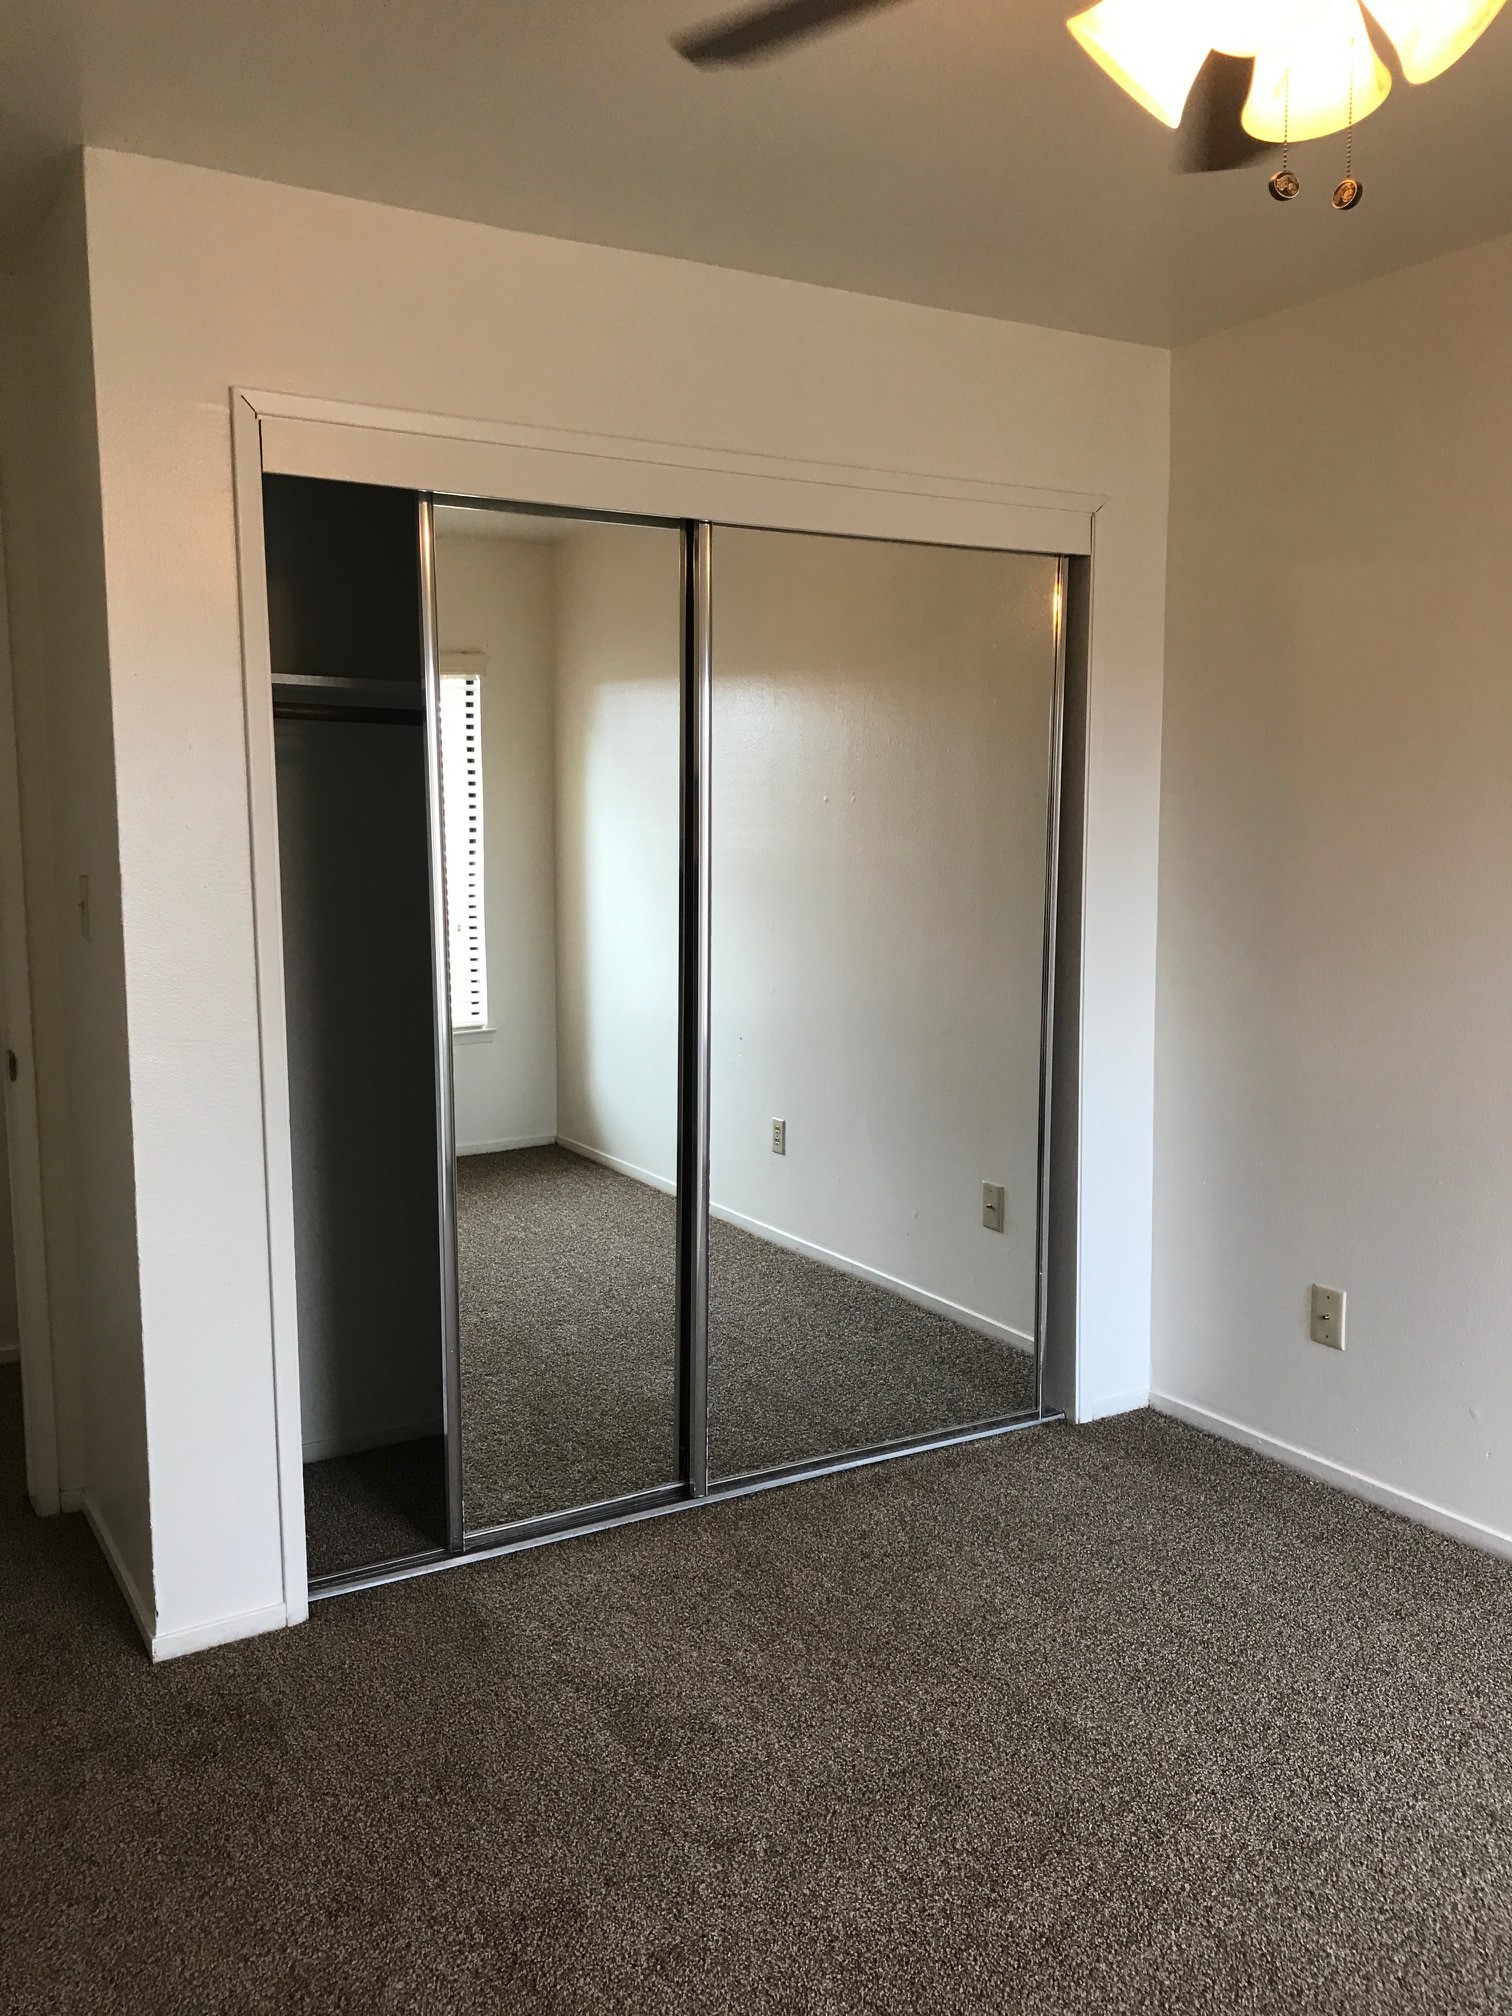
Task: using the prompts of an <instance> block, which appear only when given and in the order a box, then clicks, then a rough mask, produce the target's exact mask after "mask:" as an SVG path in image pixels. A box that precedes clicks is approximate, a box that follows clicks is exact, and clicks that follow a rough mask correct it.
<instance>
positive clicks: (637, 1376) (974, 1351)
mask: <svg viewBox="0 0 1512 2016" xmlns="http://www.w3.org/2000/svg"><path fill="white" fill-rule="evenodd" d="M457 1247H458V1287H459V1300H460V1307H461V1331H462V1440H463V1457H464V1473H465V1496H466V1506H467V1521H468V1525H469V1527H470V1528H472V1529H477V1528H481V1527H487V1526H494V1525H500V1524H503V1523H504V1522H505V1521H507V1520H512V1519H520V1518H529V1517H531V1516H532V1515H534V1514H536V1513H542V1512H555V1511H560V1510H562V1509H564V1508H567V1507H570V1506H574V1505H585V1504H592V1503H594V1502H595V1501H597V1500H599V1499H604V1498H613V1497H618V1496H621V1495H622V1494H624V1493H626V1492H630V1491H641V1490H649V1489H653V1488H654V1487H655V1486H657V1485H659V1484H666V1483H668V1482H670V1481H671V1480H672V1479H673V1478H674V1477H675V1475H676V1467H677V1464H676V1419H677V1403H676V1393H677V1383H676V1344H675V1338H674V1329H673V1319H674V1264H675V1233H674V1219H673V1203H672V1199H671V1198H670V1197H668V1196H666V1195H664V1194H663V1193H662V1192H660V1191H658V1190H653V1189H650V1188H648V1187H647V1186H646V1185H645V1184H642V1183H637V1182H634V1181H633V1180H632V1179H630V1178H629V1177H626V1176H620V1175H617V1174H616V1173H615V1172H613V1171H612V1170H609V1169H605V1168H602V1167H601V1166H600V1165H599V1164H597V1163H594V1162H588V1161H585V1160H583V1159H582V1158H581V1157H579V1156H575V1155H572V1154H569V1153H568V1152H567V1151H566V1150H565V1149H562V1148H527V1149H519V1150H516V1151H514V1152H513V1153H508V1154H498V1155H470V1156H465V1157H464V1158H463V1159H462V1160H461V1161H460V1162H459V1164H458V1170H457ZM709 1340H710V1341H709V1414H710V1467H711V1470H712V1472H713V1474H714V1475H715V1476H725V1477H728V1476H736V1475H740V1474H743V1473H744V1472H746V1471H752V1470H765V1469H770V1468H772V1467H774V1466H776V1465H779V1464H783V1463H792V1462H799V1461H803V1460H807V1459H810V1458H816V1457H820V1456H825V1455H828V1454H830V1453H832V1452H834V1451H836V1450H847V1449H864V1448H870V1447H873V1446H875V1445H877V1444H879V1443H884V1442H893V1441H897V1440H899V1439H900V1438H902V1437H905V1436H909V1435H919V1434H928V1433H932V1432H935V1431H937V1430H949V1429H951V1428H956V1427H964V1426H967V1425H969V1424H970V1423H972V1422H976V1421H990V1420H997V1419H1001V1418H1005V1417H1008V1416H1011V1415H1015V1414H1022V1413H1027V1412H1030V1411H1031V1410H1032V1409H1033V1406H1034V1365H1033V1360H1032V1358H1031V1357H1030V1356H1029V1355H1028V1354H1027V1353H1026V1352H1023V1351H1020V1350H1017V1349H1015V1348H1014V1347H1012V1346H1011V1345H1007V1344H1003V1343H1000V1342H998V1341H996V1340H994V1339H992V1338H989V1337H984V1336H982V1335H980V1334H979V1333H978V1332H976V1331H975V1330H971V1329H968V1328H967V1327H966V1326H965V1325H964V1324H961V1323H956V1322H952V1321H951V1320H950V1319H949V1318H948V1317H945V1316H941V1315H938V1314H936V1313H935V1312H934V1311H932V1310H928V1309H921V1308H919V1307H918V1306H917V1305H915V1304H914V1303H912V1302H908V1301H905V1300H904V1299H903V1298H902V1297H901V1296H898V1295H894V1294H892V1293H890V1292H889V1291H888V1290H886V1289H884V1288H881V1287H878V1286H877V1285H876V1284H874V1283H872V1282H869V1281H860V1280H857V1279H855V1278H854V1277H853V1276H851V1275H848V1274H842V1273H839V1272H837V1271H836V1270H835V1269H833V1268H830V1267H826V1266H823V1265H821V1264H820V1263H818V1262H817V1261H814V1260H810V1259H806V1258H804V1257H802V1256H800V1255H798V1254H795V1253H790V1252H788V1251H787V1250H786V1249H785V1248H783V1247H778V1246H773V1245H771V1244H769V1243H768V1242H767V1241H765V1240H762V1239H758V1238H755V1237H754V1236H753V1235H752V1234H751V1233H749V1232H745V1231H741V1230H738V1229H736V1228H735V1227H734V1226H730V1225H725V1224H722V1223H720V1222H717V1221H716V1223H715V1224H714V1225H713V1227H712V1228H711V1233H710V1250H709Z"/></svg>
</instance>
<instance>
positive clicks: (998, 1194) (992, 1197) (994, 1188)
mask: <svg viewBox="0 0 1512 2016" xmlns="http://www.w3.org/2000/svg"><path fill="white" fill-rule="evenodd" d="M1007 1222H1008V1200H1007V1198H1006V1196H1005V1195H1004V1192H1003V1186H1002V1184H1001V1183H984V1184H983V1185H982V1223H983V1224H984V1225H985V1226H986V1227H987V1230H988V1231H989V1232H1001V1231H1002V1229H1003V1227H1004V1226H1005V1225H1006V1224H1007Z"/></svg>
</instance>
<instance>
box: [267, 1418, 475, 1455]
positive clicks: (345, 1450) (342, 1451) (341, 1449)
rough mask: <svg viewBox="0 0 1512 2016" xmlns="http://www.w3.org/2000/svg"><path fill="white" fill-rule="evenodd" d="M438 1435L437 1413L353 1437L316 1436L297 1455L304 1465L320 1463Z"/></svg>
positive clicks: (366, 1431) (439, 1421) (439, 1429)
mask: <svg viewBox="0 0 1512 2016" xmlns="http://www.w3.org/2000/svg"><path fill="white" fill-rule="evenodd" d="M441 1432H442V1422H441V1417H440V1415H439V1414H437V1415H434V1416H431V1417H429V1418H428V1419H426V1420H424V1421H401V1422H399V1423H398V1424H397V1425H395V1426H391V1427H388V1428H376V1429H369V1430H365V1431H364V1432H363V1433H362V1434H360V1435H357V1436H352V1435H320V1436H317V1437H316V1438H315V1439H314V1440H313V1441H310V1442H306V1443H305V1444H304V1445H303V1448H302V1450H301V1456H302V1458H303V1460H304V1461H305V1462H306V1463H324V1462H325V1461H326V1459H327V1458H328V1457H331V1456H360V1455H361V1454H362V1453H363V1451H364V1450H367V1449H388V1448H391V1447H392V1446H393V1444H394V1443H396V1442H421V1441H424V1440H425V1439H426V1437H427V1436H430V1435H439V1434H440V1433H441Z"/></svg>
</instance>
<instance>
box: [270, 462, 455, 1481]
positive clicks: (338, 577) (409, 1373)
mask: <svg viewBox="0 0 1512 2016" xmlns="http://www.w3.org/2000/svg"><path fill="white" fill-rule="evenodd" d="M264 513H265V536H266V542H267V559H268V608H269V619H270V630H271V637H272V659H273V686H274V706H275V713H276V716H277V733H276V747H277V762H278V819H279V852H280V873H281V880H282V889H283V926H284V967H285V1002H286V1012H287V1022H288V1040H289V1077H290V1106H291V1119H292V1130H293V1149H294V1206H295V1242H296V1243H295V1260H296V1269H297V1277H298V1297H299V1350H300V1388H301V1402H302V1412H303V1427H304V1452H305V1457H306V1460H307V1461H308V1460H311V1459H313V1458H316V1457H323V1456H329V1455H332V1454H336V1453H340V1452H345V1451H349V1450H354V1449H360V1448H365V1447H371V1446H373V1445H375V1444H378V1443H383V1442H389V1441H400V1440H405V1439H408V1438H410V1437H412V1436H413V1437H419V1436H423V1435H431V1434H435V1433H437V1432H438V1431H439V1430H440V1427H441V1421H442V1369H441V1368H442V1359H441V1319H440V1309H441V1273H440V1269H441V1244H440V1227H439V1213H438V1206H437V1185H436V1155H437V1130H436V1079H435V1026H436V1025H435V1002H434V994H433V986H432V935H431V912H430V885H429V849H428V845H427V817H426V746H425V727H424V717H423V712H422V702H423V685H422V677H423V667H422V657H421V650H422V646H421V628H420V595H419V574H418V534H417V520H418V511H417V504H416V499H415V498H414V496H413V495H412V494H410V493H408V492H403V491H392V490H381V489H369V488H366V487H364V486H360V485H354V484H338V483H324V482H317V481H315V480H313V479H306V478H300V477H288V476H270V477H267V478H266V479H265V481H264ZM291 679H306V680H308V679H321V680H333V679H335V680H339V679H351V680H362V681H369V682H370V681H383V682H385V683H386V684H388V685H389V686H391V687H392V689H393V693H392V700H393V704H392V706H391V707H390V708H389V709H388V710H385V709H383V708H381V707H380V708H376V709H375V708H373V707H372V706H371V705H367V704H364V705H358V704H356V703H354V702H353V701H352V699H351V698H350V696H345V695H343V694H342V693H341V692H340V690H339V689H336V688H331V689H328V690H325V689H319V688H310V687H308V686H302V687H301V686H292V685H290V684H288V683H287V682H289V681H290V680H291ZM281 682H282V683H281ZM369 698H370V695H369Z"/></svg>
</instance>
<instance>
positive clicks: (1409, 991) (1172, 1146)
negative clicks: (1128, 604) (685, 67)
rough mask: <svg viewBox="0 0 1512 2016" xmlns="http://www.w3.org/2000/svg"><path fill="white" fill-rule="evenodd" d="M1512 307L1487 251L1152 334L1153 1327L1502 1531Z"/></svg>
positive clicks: (1190, 1386) (1511, 1047)
mask: <svg viewBox="0 0 1512 2016" xmlns="http://www.w3.org/2000/svg"><path fill="white" fill-rule="evenodd" d="M1509 331H1512V240H1504V241H1502V242H1500V243H1498V244H1494V245H1486V246H1483V247H1481V248H1479V249H1478V250H1475V251H1472V252H1467V253H1462V254H1457V255H1455V256H1454V257H1452V258H1448V259H1444V260H1440V261H1438V262H1435V263H1434V264H1432V265H1429V266H1424V267H1420V268H1417V269H1416V270H1414V271H1412V272H1408V273H1401V274H1398V275H1396V276H1395V277H1393V278H1391V279H1387V280H1383V281H1378V282H1375V283H1373V284H1372V285H1370V286H1367V287H1361V288H1356V289H1354V290H1351V291H1350V292H1348V293H1345V294H1340V295H1337V296H1334V297H1333V298H1331V299H1329V300H1325V301H1321V302H1318V303H1315V304H1314V305H1312V306H1310V307H1307V308H1303V309H1299V310H1296V311H1295V312H1292V313H1289V314H1286V315H1282V316H1278V317H1275V318H1273V319H1271V320H1269V321H1266V322H1261V323H1256V324H1254V325H1252V326H1250V327H1248V328H1244V329H1240V330H1236V331H1233V332H1231V333H1229V334H1227V335H1223V336H1218V337H1214V338H1213V339H1211V340H1210V341H1207V342H1203V343H1200V344H1196V345H1194V346H1192V347H1191V348H1190V349H1187V350H1183V351H1181V352H1179V353H1178V355H1177V357H1176V359H1175V369H1174V410H1173V446H1172V504H1171V538H1170V575H1169V639H1168V656H1167V665H1166V689H1165V692H1166V699H1165V745H1164V777H1163V793H1162V821H1161V870H1160V963H1159V976H1160V979H1159V1024H1158V1027H1159V1040H1158V1051H1157V1058H1158V1075H1157V1087H1158V1092H1157V1135H1156V1139H1157V1163H1156V1169H1157V1184H1156V1199H1157V1208H1156V1236H1155V1253H1156V1265H1155V1295H1154V1345H1153V1350H1154V1384H1155V1386H1156V1387H1157V1388H1159V1389H1161V1390H1163V1391H1164V1392H1165V1393H1166V1394H1168V1395H1172V1396H1175V1398H1176V1399H1177V1400H1179V1401H1180V1402H1182V1403H1185V1404H1186V1405H1188V1406H1189V1407H1192V1408H1197V1409H1201V1410H1206V1413H1207V1414H1208V1415H1209V1416H1212V1417H1222V1418H1224V1419H1226V1420H1227V1421H1229V1422H1232V1423H1236V1424H1239V1425H1240V1427H1241V1428H1242V1429H1244V1430H1245V1431H1248V1432H1249V1433H1251V1434H1258V1435H1261V1436H1264V1437H1268V1438H1272V1439H1273V1441H1275V1442H1278V1443H1281V1444H1285V1445H1289V1446H1290V1447H1291V1448H1293V1449H1295V1450H1300V1451H1304V1452H1312V1453H1313V1454H1315V1455H1317V1456H1320V1457H1322V1458H1324V1459H1326V1460H1327V1462H1328V1463H1330V1464H1333V1465H1336V1466H1342V1467H1343V1468H1345V1469H1347V1470H1349V1471H1354V1472H1358V1473H1361V1475H1362V1476H1363V1477H1364V1478H1365V1479H1370V1480H1375V1482H1376V1483H1377V1484H1378V1485H1381V1486H1384V1487H1386V1488H1387V1489H1388V1490H1389V1491H1394V1492H1397V1493H1401V1494H1405V1496H1406V1497H1407V1498H1408V1499H1410V1500H1416V1501H1422V1502H1423V1503H1425V1504H1427V1505H1428V1506H1438V1507H1441V1508H1445V1509H1446V1510H1447V1511H1449V1512H1450V1513H1452V1514H1454V1515H1456V1516H1457V1517H1458V1518H1460V1519H1461V1520H1464V1521H1467V1522H1472V1523H1478V1524H1479V1525H1480V1526H1482V1527H1484V1528H1486V1529H1490V1530H1492V1531H1494V1532H1495V1533H1497V1534H1500V1535H1501V1536H1503V1539H1504V1540H1506V1541H1508V1543H1509V1544H1512V1349H1509V1344H1508V1328H1509V1321H1508V1312H1509V1308H1512V1241H1509V1239H1508V1236H1507V1227H1508V1224H1509V1222H1512V1068H1509V1057H1512V921H1509V920H1512V909H1509V902H1508V892H1509V890H1512V564H1509V556H1512V452H1509V451H1512V371H1509V368H1508V332H1509ZM1313 1281H1321V1282H1325V1283H1328V1284H1331V1285H1336V1286H1339V1287H1342V1288H1344V1289H1345V1290H1347V1291H1348V1295H1349V1314H1348V1350H1347V1353H1346V1354H1345V1355H1344V1356H1343V1357H1339V1356H1336V1355H1335V1354H1333V1353H1331V1352H1328V1351H1325V1350H1323V1349H1321V1348H1320V1347H1318V1346H1317V1345H1314V1344H1311V1343H1310V1342H1309V1341H1308V1336H1307V1293H1308V1285H1309V1283H1310V1282H1313Z"/></svg>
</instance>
